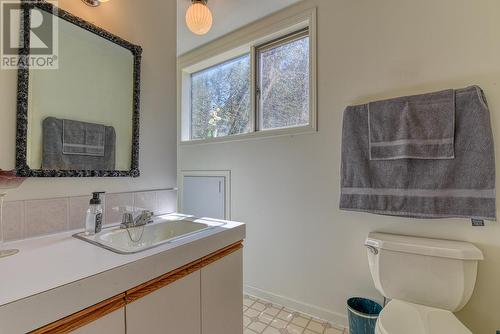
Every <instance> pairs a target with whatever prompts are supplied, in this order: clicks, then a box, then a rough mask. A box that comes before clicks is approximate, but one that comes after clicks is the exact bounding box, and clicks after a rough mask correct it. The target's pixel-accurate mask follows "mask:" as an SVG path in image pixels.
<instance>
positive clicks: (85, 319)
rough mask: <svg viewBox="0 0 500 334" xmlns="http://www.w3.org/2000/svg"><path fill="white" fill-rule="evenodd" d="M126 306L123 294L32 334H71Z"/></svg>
mask: <svg viewBox="0 0 500 334" xmlns="http://www.w3.org/2000/svg"><path fill="white" fill-rule="evenodd" d="M124 306H125V293H121V294H119V295H117V296H114V297H112V298H110V299H107V300H105V301H103V302H100V303H99V304H96V305H94V306H91V307H88V308H86V309H84V310H81V311H80V312H77V313H75V314H72V315H70V316H68V317H66V318H64V319H61V320H59V321H56V322H53V323H52V324H49V325H47V326H44V327H42V328H39V329H37V330H34V331H32V332H31V334H49V333H50V334H63V333H70V332H72V331H74V330H76V329H78V328H80V327H83V326H85V325H88V324H90V323H91V322H94V321H96V320H98V319H100V318H102V317H104V316H106V315H108V314H110V313H112V312H114V311H116V310H119V309H121V308H122V307H124Z"/></svg>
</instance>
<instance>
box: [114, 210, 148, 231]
mask: <svg viewBox="0 0 500 334" xmlns="http://www.w3.org/2000/svg"><path fill="white" fill-rule="evenodd" d="M153 216H154V213H153V212H151V211H148V210H144V211H142V212H141V214H140V215H139V216H137V217H135V218H134V216H133V215H132V213H130V212H125V213H124V214H123V217H122V223H121V224H120V227H121V228H124V229H125V228H130V227H139V226H144V225H147V224H149V223H151V222H152V221H153V219H152V218H153Z"/></svg>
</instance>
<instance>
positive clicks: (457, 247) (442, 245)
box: [365, 232, 484, 260]
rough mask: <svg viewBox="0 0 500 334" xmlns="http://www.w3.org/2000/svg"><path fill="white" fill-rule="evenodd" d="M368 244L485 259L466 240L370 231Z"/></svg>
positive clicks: (398, 249) (423, 253)
mask: <svg viewBox="0 0 500 334" xmlns="http://www.w3.org/2000/svg"><path fill="white" fill-rule="evenodd" d="M365 245H366V246H371V247H375V248H377V249H385V250H391V251H394V252H402V253H410V254H418V255H427V256H435V257H444V258H450V259H457V260H483V259H484V257H483V253H482V252H481V250H480V249H479V248H477V247H476V246H474V245H473V244H471V243H469V242H465V241H455V240H442V239H431V238H422V237H412V236H406V235H396V234H387V233H375V232H373V233H370V234H369V235H368V238H367V239H366V241H365Z"/></svg>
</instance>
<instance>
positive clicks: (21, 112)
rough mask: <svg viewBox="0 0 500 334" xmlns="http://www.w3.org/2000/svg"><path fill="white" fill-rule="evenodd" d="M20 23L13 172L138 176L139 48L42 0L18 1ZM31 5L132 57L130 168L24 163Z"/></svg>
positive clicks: (25, 175) (77, 175) (82, 175)
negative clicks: (69, 167) (47, 167)
mask: <svg viewBox="0 0 500 334" xmlns="http://www.w3.org/2000/svg"><path fill="white" fill-rule="evenodd" d="M21 6H22V11H21V13H22V14H21V15H22V18H21V25H22V36H21V38H22V39H23V41H24V44H23V48H21V49H20V50H19V56H20V62H19V63H20V64H26V65H22V66H19V70H18V79H17V80H18V81H17V133H16V171H17V175H18V176H22V177H139V176H140V172H139V113H140V86H141V82H140V78H141V57H142V48H141V47H140V46H138V45H134V44H132V43H129V42H127V41H125V40H124V39H122V38H120V37H118V36H115V35H113V34H111V33H110V32H108V31H106V30H104V29H102V28H99V27H98V26H95V25H94V24H92V23H90V22H87V21H85V20H83V19H81V18H79V17H76V16H74V15H72V14H70V13H68V12H66V11H64V10H62V9H60V8H58V7H56V6H54V5H52V4H51V3H48V2H46V1H44V0H36V1H26V0H23V1H22V3H21ZM33 8H38V9H41V10H44V11H46V12H48V13H51V14H52V15H55V16H57V17H59V18H61V19H63V20H66V21H68V22H70V23H73V24H74V25H77V26H79V27H80V28H82V29H85V30H87V31H89V32H91V33H94V34H96V35H98V36H100V37H102V38H105V39H107V40H109V41H111V42H113V43H115V44H118V45H119V46H121V47H123V48H125V49H128V50H130V52H131V53H132V54H133V56H134V78H133V80H134V83H133V85H134V91H133V116H132V117H133V120H132V155H131V167H130V170H127V171H119V170H113V171H102V170H44V169H31V168H30V167H29V166H28V162H27V146H28V132H27V129H28V85H29V67H28V66H29V62H28V61H24V60H26V59H28V58H29V56H30V30H29V27H30V20H31V18H30V16H31V14H30V11H31V9H33Z"/></svg>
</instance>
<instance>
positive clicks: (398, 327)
mask: <svg viewBox="0 0 500 334" xmlns="http://www.w3.org/2000/svg"><path fill="white" fill-rule="evenodd" d="M375 333H376V334H403V333H404V334H472V332H471V331H470V330H469V329H467V327H465V326H464V325H463V324H462V323H461V322H460V321H459V320H458V319H457V317H455V315H454V314H453V313H451V312H450V311H446V310H443V309H438V308H433V307H428V306H423V305H417V304H412V303H408V302H403V301H400V300H392V301H391V302H389V304H387V306H386V307H385V308H384V310H383V311H382V313H381V314H380V316H379V318H378V321H377V327H376V330H375Z"/></svg>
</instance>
